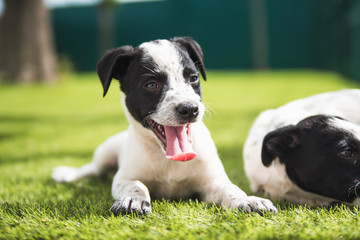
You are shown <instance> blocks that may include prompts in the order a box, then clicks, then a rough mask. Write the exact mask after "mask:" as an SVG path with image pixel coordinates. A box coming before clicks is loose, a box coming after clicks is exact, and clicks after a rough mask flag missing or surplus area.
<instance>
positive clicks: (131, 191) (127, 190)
mask: <svg viewBox="0 0 360 240" xmlns="http://www.w3.org/2000/svg"><path fill="white" fill-rule="evenodd" d="M140 48H142V49H144V52H145V53H146V55H148V56H151V58H152V59H153V60H154V61H155V63H156V65H157V68H158V69H153V70H154V71H166V73H167V75H168V76H170V82H169V86H170V87H169V89H168V90H167V92H166V93H165V95H164V98H163V100H162V102H161V103H160V104H159V106H157V110H156V111H155V113H153V114H152V115H151V117H152V119H153V120H155V121H157V122H158V123H160V124H163V125H176V122H175V118H174V117H173V114H174V113H173V112H174V111H173V109H172V108H173V106H174V105H176V104H177V103H180V102H181V101H192V102H195V103H197V104H198V105H199V110H200V114H199V117H198V118H197V120H198V121H197V122H195V123H192V125H191V134H192V144H193V149H194V151H195V152H196V153H197V157H196V158H195V159H193V160H191V161H187V162H177V161H173V160H169V159H167V158H166V157H165V153H164V150H163V147H162V144H161V143H160V141H159V140H158V138H157V137H156V136H155V134H154V133H153V132H152V131H151V130H149V129H147V128H144V127H143V126H142V125H141V124H140V123H139V122H138V121H136V120H135V119H134V118H133V117H132V115H131V114H130V113H129V112H128V110H127V108H126V105H125V102H126V101H125V99H126V95H125V94H122V104H123V108H124V111H125V113H126V116H127V118H128V121H129V123H130V125H129V128H128V130H127V131H125V132H122V133H120V134H117V135H115V136H113V137H111V138H109V139H108V140H106V141H105V142H104V143H103V144H102V145H100V146H99V147H98V148H97V149H96V151H95V154H94V158H93V161H92V162H91V163H89V164H87V165H85V166H83V167H80V168H78V169H76V168H69V167H57V168H55V169H54V172H53V175H52V177H53V179H54V180H55V181H57V182H71V181H75V180H78V179H80V178H82V177H87V176H97V175H100V174H102V173H103V172H104V171H105V170H106V169H107V168H108V166H114V165H118V167H119V168H118V171H117V173H116V174H115V176H114V180H113V184H112V195H113V197H114V200H115V203H114V205H113V208H116V209H122V210H121V211H124V209H125V212H126V209H128V210H134V211H136V212H138V213H141V214H146V213H149V212H151V206H150V204H149V203H150V194H149V193H151V195H152V196H154V197H156V198H175V199H180V198H186V197H188V196H189V195H190V194H192V193H199V194H200V196H201V199H202V200H204V201H206V202H209V203H216V204H220V205H221V206H223V207H226V208H238V209H242V210H245V211H263V210H266V211H273V212H276V208H275V207H274V206H273V204H272V203H271V201H269V200H266V199H262V198H258V197H248V196H247V195H246V194H245V193H244V192H243V191H242V190H241V189H239V188H238V187H237V186H235V185H234V184H232V183H231V181H230V180H229V178H228V177H227V175H226V173H225V170H224V168H223V166H222V163H221V161H220V159H219V157H218V154H217V150H216V147H215V144H214V142H213V140H212V138H211V136H210V133H209V131H208V129H207V128H206V126H205V125H204V123H203V122H202V121H201V118H202V116H203V113H204V106H203V104H202V103H201V99H200V97H199V96H198V95H197V94H196V93H195V92H194V90H193V89H192V88H191V87H190V86H189V85H188V84H185V80H184V79H183V73H182V72H183V66H182V65H181V59H180V57H179V54H178V53H177V51H176V49H175V47H174V46H172V45H171V44H170V43H169V42H168V41H160V44H159V43H158V44H154V43H144V44H142V45H140ZM164 49H165V50H166V51H164ZM164 52H166V54H164ZM146 55H145V57H146ZM116 163H117V164H116Z"/></svg>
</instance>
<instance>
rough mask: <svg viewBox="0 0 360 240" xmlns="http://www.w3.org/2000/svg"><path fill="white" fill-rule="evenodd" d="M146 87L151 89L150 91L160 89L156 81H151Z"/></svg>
mask: <svg viewBox="0 0 360 240" xmlns="http://www.w3.org/2000/svg"><path fill="white" fill-rule="evenodd" d="M145 87H146V88H149V89H156V88H158V87H159V85H158V84H157V83H156V82H155V81H151V82H148V83H146V84H145Z"/></svg>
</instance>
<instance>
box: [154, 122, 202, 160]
mask: <svg viewBox="0 0 360 240" xmlns="http://www.w3.org/2000/svg"><path fill="white" fill-rule="evenodd" d="M147 123H148V125H149V127H150V128H151V129H152V130H153V132H154V133H155V135H156V136H157V137H158V138H159V140H160V141H161V142H162V143H163V146H164V148H165V151H166V158H168V159H171V160H175V161H189V160H192V159H194V158H195V157H196V156H197V154H196V153H195V152H194V150H193V148H192V145H191V134H190V127H191V124H190V123H188V124H186V125H181V126H164V125H161V124H159V123H157V122H155V121H153V120H151V119H149V120H148V122H147Z"/></svg>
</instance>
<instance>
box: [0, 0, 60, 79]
mask: <svg viewBox="0 0 360 240" xmlns="http://www.w3.org/2000/svg"><path fill="white" fill-rule="evenodd" d="M1 24H2V26H1V31H2V32H1V35H2V46H1V47H2V49H1V51H0V52H1V53H2V55H1V56H0V57H1V58H2V59H1V61H0V62H1V63H2V65H3V66H2V70H3V71H4V76H5V78H6V79H8V80H9V81H11V82H15V83H29V82H37V81H44V82H49V83H51V82H54V81H55V79H56V60H55V53H54V46H53V36H52V29H51V27H50V15H49V10H48V9H47V8H46V7H45V5H44V3H43V2H42V0H31V1H29V0H5V12H4V15H3V17H2V19H1Z"/></svg>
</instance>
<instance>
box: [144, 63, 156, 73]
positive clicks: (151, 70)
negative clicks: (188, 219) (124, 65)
mask: <svg viewBox="0 0 360 240" xmlns="http://www.w3.org/2000/svg"><path fill="white" fill-rule="evenodd" d="M143 67H144V68H145V69H147V70H149V71H150V72H151V73H153V74H154V75H157V73H156V72H155V71H154V70H153V69H151V68H149V67H147V66H145V65H143Z"/></svg>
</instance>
